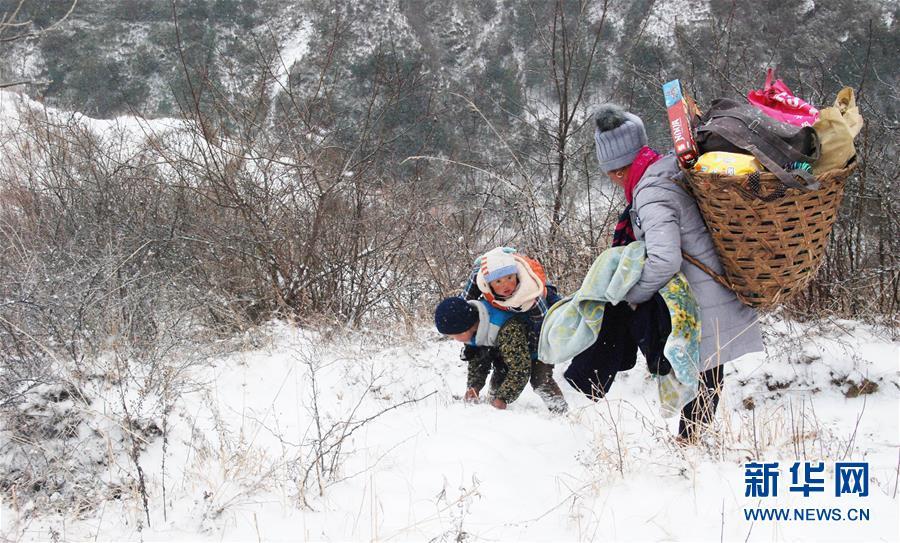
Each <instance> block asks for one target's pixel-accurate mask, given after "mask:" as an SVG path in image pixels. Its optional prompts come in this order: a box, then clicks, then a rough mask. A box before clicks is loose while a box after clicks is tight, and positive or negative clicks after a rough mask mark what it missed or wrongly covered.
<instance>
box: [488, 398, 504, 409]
mask: <svg viewBox="0 0 900 543" xmlns="http://www.w3.org/2000/svg"><path fill="white" fill-rule="evenodd" d="M491 405H492V406H494V407H496V408H497V409H506V402H504V401H503V400H501V399H498V398H494V399H493V400H491Z"/></svg>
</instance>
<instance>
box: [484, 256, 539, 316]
mask: <svg viewBox="0 0 900 543" xmlns="http://www.w3.org/2000/svg"><path fill="white" fill-rule="evenodd" d="M510 256H512V257H513V258H514V259H515V261H516V272H517V273H516V275H517V276H518V278H519V286H518V287H517V288H516V290H515V292H513V293H512V294H511V295H510V296H509V298H506V299H505V300H501V299H499V298H497V295H496V294H494V293H493V292H492V291H491V286H490V285H489V284H488V282H487V280H486V279H485V270H484V269H483V268H482V269H481V270H480V271H479V272H478V276H477V277H476V282H477V283H478V290H480V291H481V292H482V294H490V295H491V298H489V299H490V301H491V303H492V304H493V305H494V306H496V307H500V308H501V309H505V310H507V311H516V312H525V311H528V310H529V309H531V308H532V307H534V305H535V304H536V303H537V302H538V300H539V299H541V298H543V297H544V296H545V295H546V290H545V286H544V282H543V281H541V278H540V277H538V276H537V274H536V273H535V272H534V270H532V269H531V266H529V265H528V262H527V261H525V259H523V258H522V257H521V256H519V255H517V254H513V255H510ZM486 297H487V296H486Z"/></svg>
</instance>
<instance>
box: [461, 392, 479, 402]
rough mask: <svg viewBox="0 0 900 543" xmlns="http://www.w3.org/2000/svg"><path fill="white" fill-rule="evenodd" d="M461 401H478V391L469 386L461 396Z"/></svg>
mask: <svg viewBox="0 0 900 543" xmlns="http://www.w3.org/2000/svg"><path fill="white" fill-rule="evenodd" d="M463 401H464V402H466V403H475V402H477V401H478V391H477V390H475V389H474V388H469V390H467V391H466V395H465V396H464V397H463Z"/></svg>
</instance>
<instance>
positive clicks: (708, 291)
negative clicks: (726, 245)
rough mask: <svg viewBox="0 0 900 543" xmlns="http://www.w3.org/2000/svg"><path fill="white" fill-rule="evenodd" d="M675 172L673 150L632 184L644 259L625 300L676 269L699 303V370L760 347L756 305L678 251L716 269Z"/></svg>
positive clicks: (642, 296) (652, 288) (650, 289)
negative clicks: (645, 249) (741, 297)
mask: <svg viewBox="0 0 900 543" xmlns="http://www.w3.org/2000/svg"><path fill="white" fill-rule="evenodd" d="M676 174H678V165H677V163H676V160H675V156H674V155H673V154H671V153H670V154H668V155H665V156H664V157H662V158H660V159H659V160H658V161H656V162H655V163H654V164H652V165H650V167H649V168H647V171H646V172H644V176H643V177H641V180H640V181H638V184H637V186H636V187H635V189H634V205H633V206H632V210H631V223H632V226H633V228H634V233H635V235H636V236H637V238H638V239H642V240H644V242H645V243H646V245H647V261H646V262H645V264H644V271H643V273H642V274H641V279H640V281H638V283H637V284H636V285H635V286H634V287H632V289H631V290H630V291H628V294H627V295H626V296H625V300H627V301H628V302H630V303H635V304H637V303H641V302H645V301H647V300H649V299H650V298H651V297H652V296H653V293H655V292H656V291H658V290H659V289H660V288H662V287H663V285H665V284H666V283H667V282H668V281H669V279H671V278H672V276H673V275H675V273H676V272H678V271H679V270H681V271H682V272H684V275H685V276H686V277H687V279H688V282H689V283H690V285H691V289H692V290H693V291H694V296H695V297H696V298H697V301H698V302H699V304H700V325H701V340H700V358H701V361H702V363H701V370H704V371H705V370H708V369H712V368H715V367H716V366H719V365H720V364H723V363H725V362H728V361H729V360H734V359H735V358H737V357H739V356H741V355H743V354H746V353H751V352H755V351H762V350H763V343H762V336H761V335H760V330H759V324H758V322H757V321H758V316H757V313H756V310H754V309H753V308H751V307H749V306H746V305H744V304H743V303H741V301H740V300H738V298H737V296H735V294H734V292H732V291H731V290H729V289H727V288H725V287H723V286H722V285H720V284H718V283H716V281H715V280H714V279H713V278H712V277H710V276H709V275H707V274H706V273H705V272H703V271H702V270H701V269H700V268H698V267H696V266H694V265H693V264H691V263H690V262H688V261H687V260H684V259H683V258H682V256H681V252H682V250H683V251H684V252H685V253H687V254H689V255H691V256H693V257H694V258H696V259H697V260H699V261H700V262H703V263H704V264H705V265H707V266H708V267H709V268H710V269H712V270H714V271H715V272H717V273H722V264H721V263H720V262H719V259H718V257H717V256H716V253H715V249H714V248H713V241H712V238H711V237H710V235H709V232H708V231H707V229H706V224H705V223H704V222H703V218H702V217H701V215H700V210H699V209H698V208H697V204H696V202H694V199H693V197H691V195H689V194H688V193H687V192H685V190H684V189H683V188H681V187H680V186H679V185H678V184H677V183H675V182H674V181H672V178H673V177H675V175H676Z"/></svg>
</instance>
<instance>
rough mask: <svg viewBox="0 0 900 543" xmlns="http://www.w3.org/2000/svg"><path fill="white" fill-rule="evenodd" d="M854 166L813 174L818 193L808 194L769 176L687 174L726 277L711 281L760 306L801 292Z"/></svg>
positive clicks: (820, 252) (816, 263) (815, 264)
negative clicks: (788, 186)
mask: <svg viewBox="0 0 900 543" xmlns="http://www.w3.org/2000/svg"><path fill="white" fill-rule="evenodd" d="M855 166H856V164H855V163H852V164H850V165H849V166H848V167H846V168H844V169H841V170H832V171H829V172H825V173H823V174H821V175H819V176H817V179H818V181H819V183H820V187H819V188H818V189H817V190H813V191H809V192H803V191H800V190H798V189H785V188H784V185H783V184H782V183H781V181H779V180H778V178H777V177H776V176H775V175H774V174H771V173H767V172H765V173H761V174H754V176H753V177H752V178H751V176H722V175H718V174H708V173H700V172H696V171H686V172H685V173H686V176H685V177H686V178H687V179H688V180H689V183H688V185H689V189H690V190H691V192H692V193H693V194H694V197H695V198H696V200H697V204H698V206H699V207H700V212H701V213H702V214H703V218H704V219H705V220H706V224H707V226H708V227H709V230H710V234H711V235H712V238H713V243H714V244H715V248H716V252H717V253H718V255H719V259H720V260H721V262H722V266H723V267H724V268H725V277H724V278H723V277H721V276H719V277H716V279H717V280H718V281H719V282H720V283H722V284H725V285H726V286H728V287H729V288H731V289H732V290H733V291H734V292H735V293H736V294H737V295H738V297H739V298H740V299H741V300H742V301H743V302H744V303H746V304H748V305H750V306H753V307H759V308H767V307H771V306H774V305H777V304H779V303H782V302H784V301H786V300H788V299H789V298H790V297H791V296H793V295H795V294H797V293H798V292H799V291H800V290H802V289H803V288H804V287H805V286H806V285H807V284H809V282H810V281H811V280H812V278H813V277H815V274H816V271H817V270H818V268H819V265H820V264H821V261H822V258H821V257H822V255H823V253H824V252H825V246H826V245H827V243H828V237H829V235H830V234H831V226H832V224H833V223H834V219H835V217H836V216H837V211H838V207H839V206H840V203H841V199H842V198H843V196H844V183H845V182H846V180H847V178H848V177H849V175H850V173H851V172H852V171H853V169H854V168H855ZM751 181H752V182H751ZM757 181H758V184H757V183H756V182H757ZM686 256H687V255H686ZM688 258H689V260H691V261H692V262H694V263H695V264H698V263H697V262H696V261H695V259H693V258H690V257H688ZM703 267H704V269H705V270H706V271H707V272H710V273H711V270H709V269H708V268H706V267H705V266H703ZM713 276H714V277H715V274H713Z"/></svg>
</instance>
